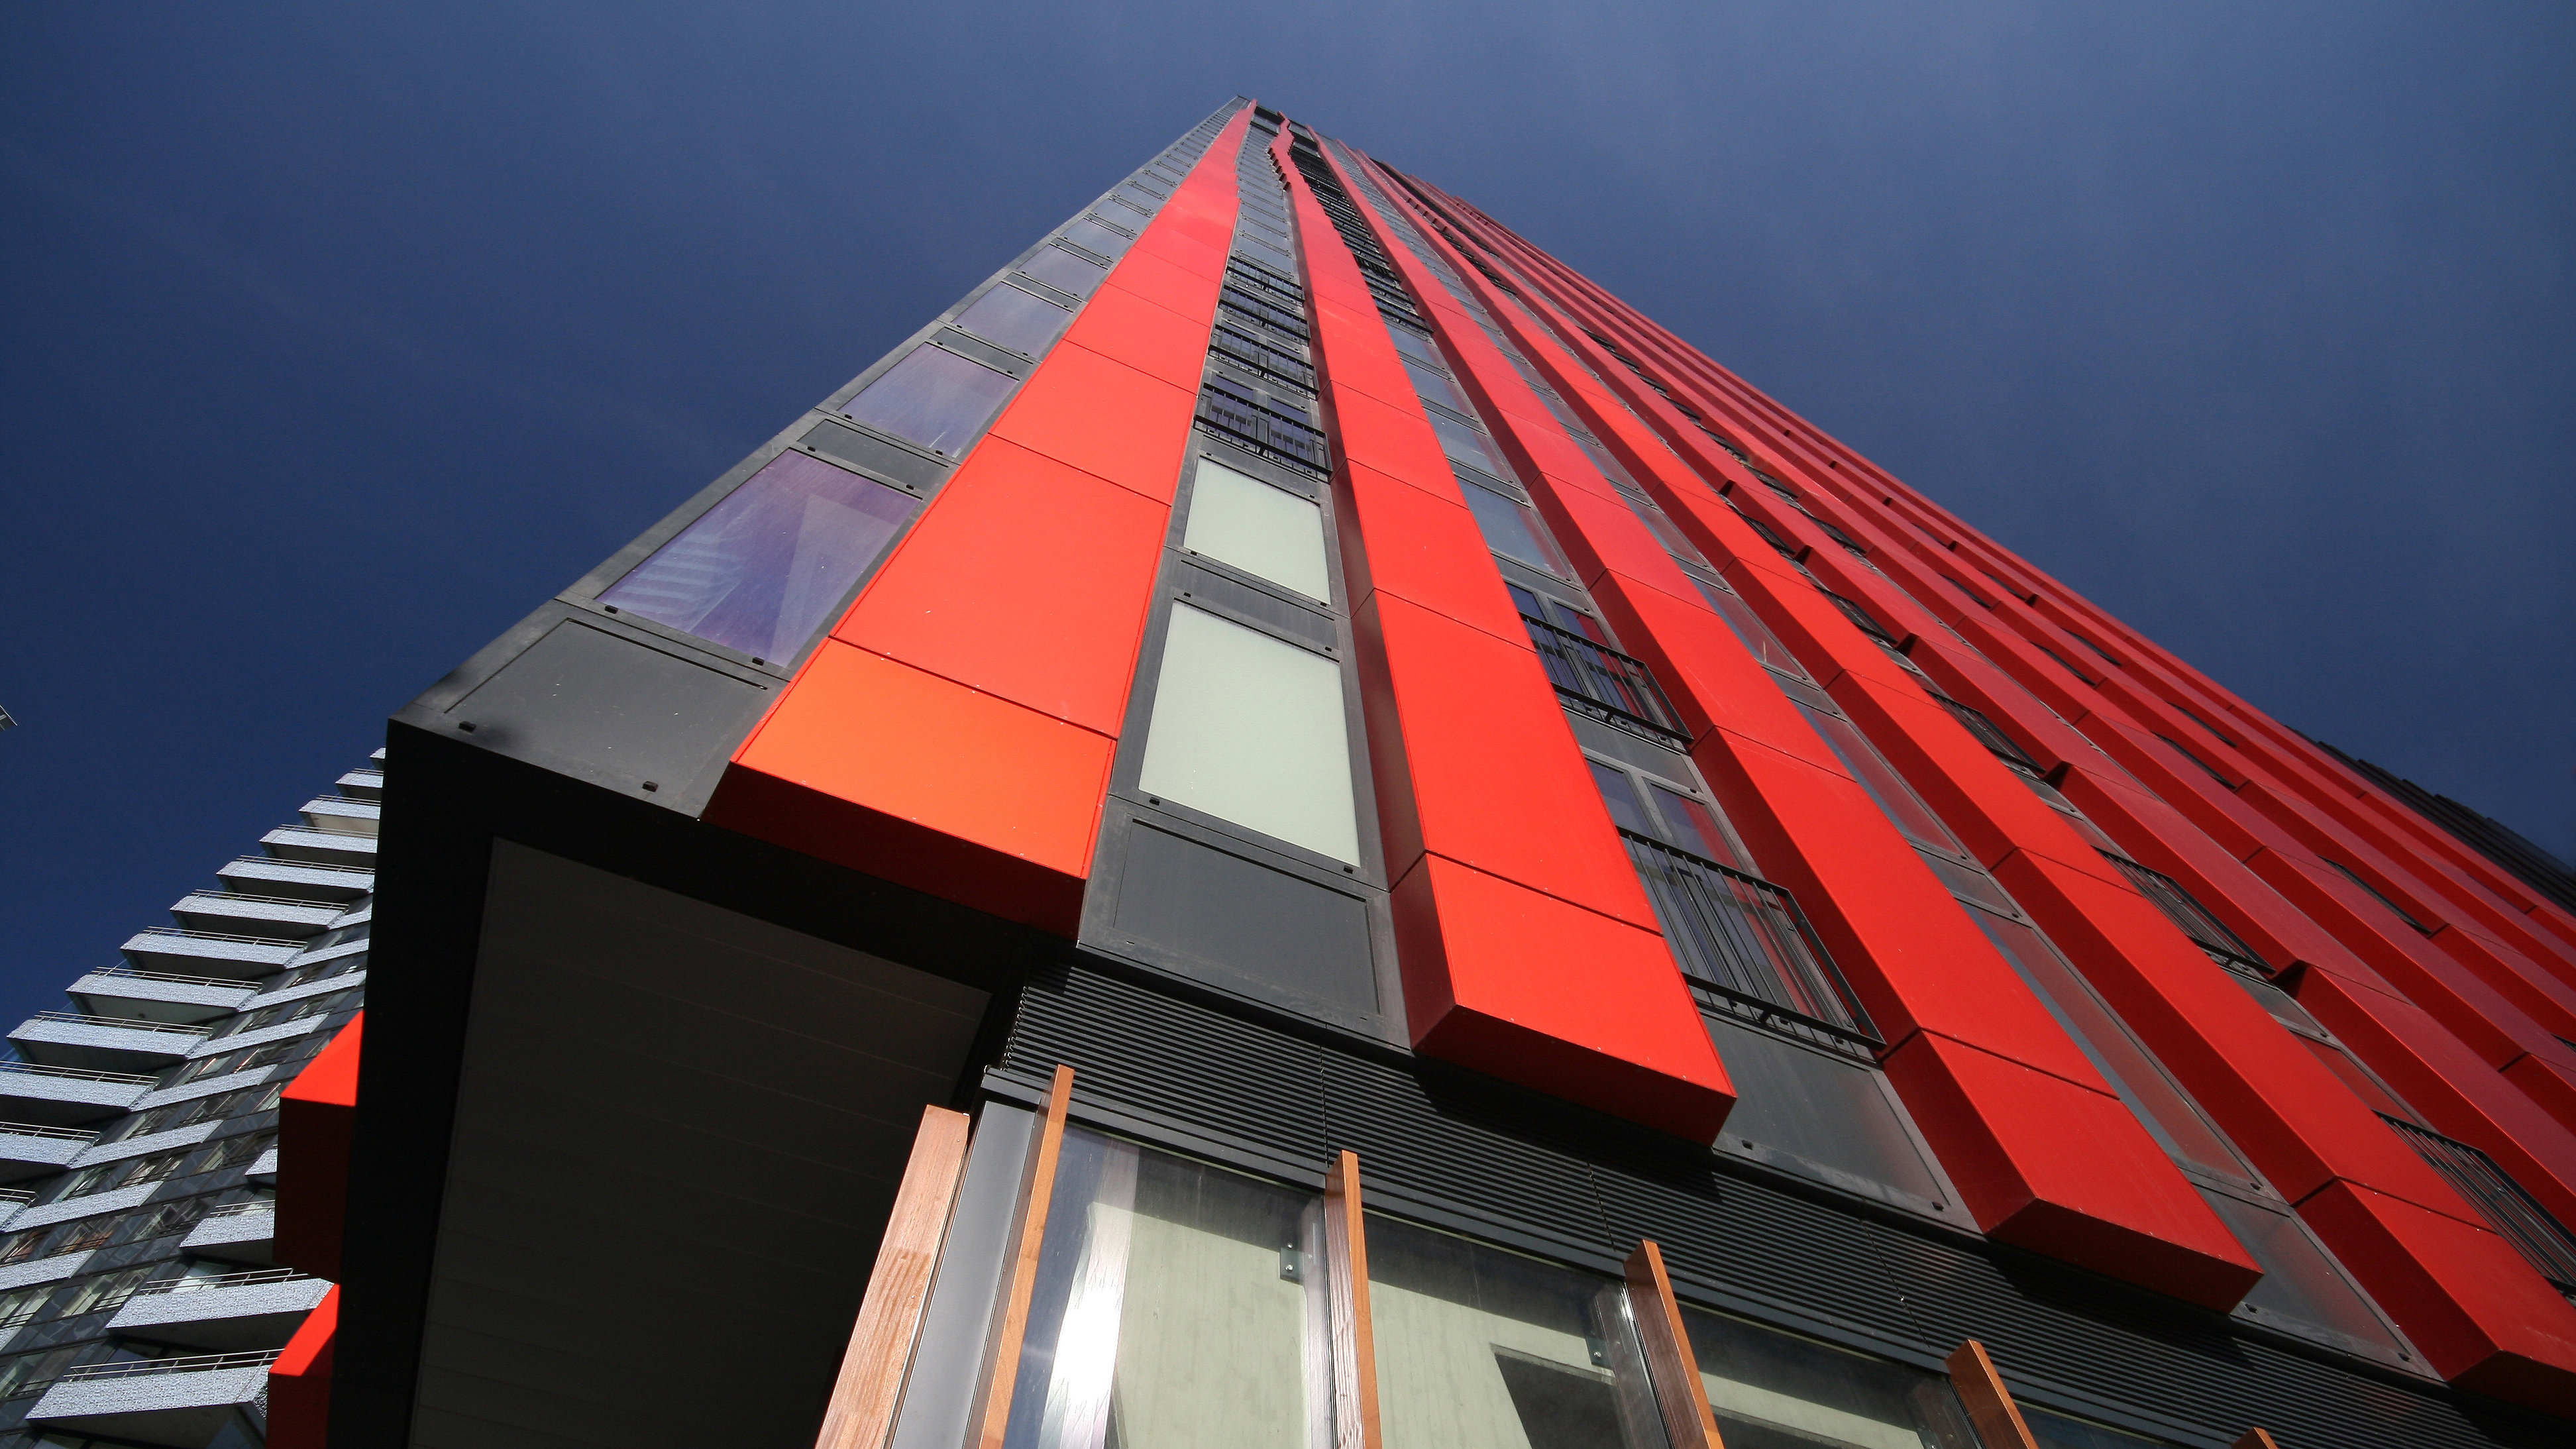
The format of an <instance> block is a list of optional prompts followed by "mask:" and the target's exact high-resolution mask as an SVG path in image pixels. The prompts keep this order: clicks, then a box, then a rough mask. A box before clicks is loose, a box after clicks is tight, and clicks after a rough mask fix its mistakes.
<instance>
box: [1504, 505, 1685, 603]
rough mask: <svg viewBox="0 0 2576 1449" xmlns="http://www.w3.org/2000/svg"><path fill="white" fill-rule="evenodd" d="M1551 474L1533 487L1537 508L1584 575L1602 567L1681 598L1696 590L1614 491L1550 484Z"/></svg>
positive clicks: (1598, 571) (1592, 574)
mask: <svg viewBox="0 0 2576 1449" xmlns="http://www.w3.org/2000/svg"><path fill="white" fill-rule="evenodd" d="M1557 481H1558V480H1556V479H1554V478H1549V479H1548V480H1546V482H1545V483H1543V484H1542V485H1541V486H1540V487H1538V488H1537V489H1535V490H1533V493H1532V496H1533V497H1534V498H1535V499H1536V500H1537V502H1538V504H1539V510H1540V511H1541V512H1542V513H1545V514H1546V515H1547V520H1548V523H1549V524H1550V525H1551V526H1553V527H1554V528H1555V530H1556V536H1557V541H1558V542H1559V543H1562V544H1564V545H1565V547H1566V550H1567V552H1569V553H1571V554H1573V555H1574V561H1575V567H1576V569H1577V570H1578V571H1580V572H1581V573H1582V575H1583V576H1584V578H1585V579H1586V580H1592V579H1596V578H1598V577H1599V576H1600V574H1601V573H1602V572H1603V571H1604V570H1609V571H1614V572H1617V573H1621V574H1625V575H1627V576H1628V577H1629V578H1632V579H1636V580H1638V581H1640V582H1641V583H1645V584H1648V585H1651V586H1653V587H1655V588H1658V589H1661V590H1663V591H1664V592H1665V593H1668V594H1672V595H1674V596H1676V597H1678V598H1690V597H1692V596H1693V595H1694V594H1696V593H1697V592H1698V590H1697V589H1696V588H1695V587H1694V586H1693V585H1692V583H1691V581H1690V577H1689V576H1688V575H1687V574H1684V573H1683V572H1682V570H1681V565H1679V564H1676V563H1674V562H1673V556H1672V555H1671V554H1670V553H1667V552H1666V551H1665V550H1664V545H1663V541H1662V540H1661V539H1658V538H1656V537H1655V535H1654V532H1653V531H1652V530H1651V529H1649V528H1647V527H1646V523H1645V520H1643V519H1641V518H1639V517H1638V516H1637V515H1636V514H1635V513H1633V512H1631V511H1629V508H1628V505H1627V504H1625V503H1622V502H1620V501H1619V499H1618V498H1617V497H1615V496H1613V497H1609V498H1604V497H1602V496H1601V495H1599V494H1597V493H1587V492H1585V491H1584V490H1582V489H1580V488H1570V487H1556V486H1551V485H1554V484H1555V483H1557Z"/></svg>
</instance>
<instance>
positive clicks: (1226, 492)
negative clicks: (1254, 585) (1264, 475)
mask: <svg viewBox="0 0 2576 1449" xmlns="http://www.w3.org/2000/svg"><path fill="white" fill-rule="evenodd" d="M1181 545H1182V547H1184V548H1188V549H1192V550H1195V551H1197V552H1199V553H1203V554H1206V555H1207V556H1208V557H1210V558H1213V559H1218V560H1221V561H1223V562H1225V563H1230V564H1232V565H1234V566H1235V567H1236V568H1239V569H1241V570H1243V571H1244V572H1245V573H1248V574H1255V575H1258V576H1259V577H1262V578H1265V579H1268V580H1269V581H1270V582H1272V583H1274V584H1277V585H1279V586H1280V587H1282V588H1290V589H1295V590H1296V591H1297V592H1299V593H1301V594H1304V595H1305V596H1306V597H1307V598H1310V599H1320V600H1325V601H1330V600H1331V598H1332V597H1333V595H1332V587H1333V586H1332V584H1331V583H1330V582H1329V581H1328V579H1329V575H1327V574H1326V572H1325V570H1324V510H1322V509H1321V508H1318V507H1316V506H1315V505H1314V504H1312V503H1309V502H1307V501H1306V500H1305V499H1303V498H1300V497H1298V496H1297V495H1296V494H1294V493H1291V492H1289V491H1287V490H1286V489H1284V488H1273V487H1271V486H1270V485H1269V484H1267V483H1264V482H1262V481H1261V480H1260V479H1258V478H1250V477H1246V476H1245V475H1243V474H1241V473H1238V472H1236V471H1234V470H1233V469H1232V468H1228V467H1225V466H1223V465H1221V464H1217V463H1211V462H1209V461H1207V460H1206V459H1201V460H1199V473H1198V481H1197V482H1196V483H1195V484H1193V485H1192V486H1191V488H1190V525H1189V531H1188V533H1187V534H1186V535H1185V536H1184V537H1183V538H1182V539H1181Z"/></svg>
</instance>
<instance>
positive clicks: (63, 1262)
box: [0, 1248, 98, 1292]
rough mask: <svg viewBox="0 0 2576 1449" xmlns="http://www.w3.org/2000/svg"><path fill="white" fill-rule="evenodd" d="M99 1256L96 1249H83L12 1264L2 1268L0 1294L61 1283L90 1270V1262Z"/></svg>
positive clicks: (0, 1270)
mask: <svg viewBox="0 0 2576 1449" xmlns="http://www.w3.org/2000/svg"><path fill="white" fill-rule="evenodd" d="M97 1254H98V1250H97V1249H96V1248H82V1249H80V1250H79V1251H77V1252H71V1253H56V1254H55V1255H53V1256H52V1257H50V1258H31V1259H29V1260H28V1261H26V1262H24V1263H12V1264H10V1265H9V1266H7V1267H5V1268H0V1292H5V1291H13V1290H16V1289H19V1288H33V1287H35V1286H36V1285H37V1284H39V1283H59V1282H61V1281H63V1280H64V1279H65V1278H69V1277H73V1276H75V1275H77V1274H79V1273H80V1272H81V1271H82V1270H84V1269H86V1268H88V1267H89V1260H90V1259H91V1258H93V1257H95V1256H97Z"/></svg>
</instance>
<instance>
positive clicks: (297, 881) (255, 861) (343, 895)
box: [215, 855, 376, 902]
mask: <svg viewBox="0 0 2576 1449" xmlns="http://www.w3.org/2000/svg"><path fill="white" fill-rule="evenodd" d="M215 877H216V878H217V879H218V880H221V881H222V882H223V883H224V885H225V886H226V887H227V888H229V889H232V890H237V891H242V892H245V893H249V894H256V895H267V896H284V897H288V898H290V899H294V900H310V901H333V902H346V901H353V900H356V899H357V898H358V897H360V896H362V895H365V894H366V893H367V892H369V891H371V890H374V889H375V888H376V876H375V872H374V871H372V870H366V869H361V868H356V867H352V866H345V865H323V864H319V863H316V862H313V861H305V860H281V859H279V858H278V857H276V856H273V855H245V856H241V857H238V858H237V859H235V860H234V861H233V862H232V863H231V864H230V865H227V866H225V867H224V868H223V869H221V870H219V871H216V872H215Z"/></svg>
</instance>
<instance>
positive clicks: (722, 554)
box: [600, 348, 1009, 659]
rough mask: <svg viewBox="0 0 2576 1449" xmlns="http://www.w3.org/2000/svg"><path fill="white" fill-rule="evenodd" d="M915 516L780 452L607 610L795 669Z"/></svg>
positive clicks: (624, 587)
mask: <svg viewBox="0 0 2576 1449" xmlns="http://www.w3.org/2000/svg"><path fill="white" fill-rule="evenodd" d="M930 350H931V349H928V348H924V349H922V352H928V351H930ZM913 355H914V356H916V357H918V356H920V355H921V352H916V353H915V354H913ZM940 355H941V356H943V357H944V356H947V354H945V353H942V354H940ZM961 362H962V359H961ZM963 365H965V366H967V367H974V364H973V363H964V364H963ZM975 371H977V372H983V371H985V370H984V369H983V368H980V367H975ZM988 375H989V376H992V377H1001V374H1000V373H990V374H988ZM1003 380H1004V381H1005V382H1007V381H1009V379H1007V378H1004V379H1003ZM916 506H917V504H916V502H915V500H914V499H913V497H912V495H910V494H908V493H905V492H902V491H901V490H899V489H894V488H888V487H886V486H885V485H884V484H882V483H876V482H872V481H870V480H868V479H866V478H862V477H860V476H858V475H857V474H855V473H850V472H846V471H844V470H842V469H839V468H835V467H833V466H832V465H831V464H829V463H826V462H823V461H822V460H821V459H819V458H809V457H807V456H805V455H804V454H802V453H781V454H779V455H778V456H777V457H776V458H774V459H772V460H770V463H769V465H768V466H767V467H765V468H762V469H761V470H760V471H759V472H757V473H754V474H753V475H751V477H750V478H749V479H747V480H746V481H745V482H744V483H743V485H742V486H741V487H740V488H737V489H735V490H734V491H733V492H732V493H731V494H729V495H727V497H726V498H725V500H724V501H723V502H721V503H718V504H717V505H716V506H715V507H713V508H710V509H708V510H707V511H706V513H705V514H703V515H701V516H700V517H699V518H698V520H697V521H696V522H694V523H691V524H690V525H689V526H688V527H687V528H685V529H682V530H681V531H680V534H679V536H678V537H676V538H674V539H672V540H671V541H670V542H668V543H666V544H664V545H662V546H661V547H660V548H659V549H657V550H655V551H654V553H653V556H652V557H651V558H648V559H646V560H645V561H644V562H643V563H641V564H638V565H637V566H636V567H635V568H634V570H633V571H632V572H630V573H628V574H627V575H626V577H624V578H622V579H619V580H618V581H617V584H616V586H615V587H613V588H611V589H610V590H609V591H608V592H606V593H604V594H602V595H600V601H601V602H603V603H607V604H614V605H616V606H617V607H618V608H620V609H624V610H627V611H629V612H632V613H636V614H641V615H643V616H644V617H645V618H647V619H651V620H653V621H655V622H656V623H661V624H668V625H670V626H671V627H672V628H674V629H678V630H681V631H683V632H686V633H690V634H695V635H697V636H698V637H699V638H702V639H712V640H714V641H715V642H716V643H718V644H724V645H729V646H731V647H732V648H735V649H739V650H741V651H742V652H743V653H745V654H749V655H753V656H755V657H757V658H763V659H786V658H791V657H793V656H794V655H795V654H796V652H797V651H798V650H800V649H802V648H804V647H805V641H806V640H808V639H810V638H812V637H813V636H814V632H815V631H816V630H817V629H820V628H821V627H823V625H824V624H826V623H828V622H830V619H829V616H830V614H831V613H832V611H833V610H835V609H838V608H839V607H840V605H841V600H842V598H843V597H844V596H846V595H847V594H848V593H849V591H850V586H851V585H852V584H855V583H857V582H858V579H859V575H860V574H862V573H864V572H866V571H867V569H868V566H869V565H871V564H873V563H875V562H876V560H877V556H878V555H879V554H882V553H883V552H885V548H886V544H887V543H888V542H889V541H890V540H892V539H893V537H894V535H895V530H897V529H899V528H901V527H902V526H903V523H904V521H905V520H906V519H908V518H910V517H911V516H912V512H913V509H914V508H915V507H916Z"/></svg>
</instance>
